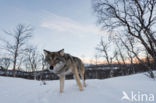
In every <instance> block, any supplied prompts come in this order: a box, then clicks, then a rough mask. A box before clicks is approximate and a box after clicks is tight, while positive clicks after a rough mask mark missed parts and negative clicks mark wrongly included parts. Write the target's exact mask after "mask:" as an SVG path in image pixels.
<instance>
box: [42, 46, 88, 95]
mask: <svg viewBox="0 0 156 103" xmlns="http://www.w3.org/2000/svg"><path fill="white" fill-rule="evenodd" d="M43 51H44V54H45V61H46V62H47V63H48V64H49V68H48V69H49V71H50V72H53V73H55V74H57V75H58V76H59V78H60V93H62V92H63V88H64V80H65V75H68V74H73V75H74V78H75V80H76V82H77V85H78V86H79V89H80V91H82V90H83V87H85V86H86V84H85V77H84V73H85V69H84V64H83V63H82V61H81V60H80V59H79V58H77V57H74V56H71V55H70V54H66V53H64V49H62V50H60V51H57V52H50V51H47V50H43ZM79 74H80V76H81V79H82V80H83V87H82V85H81V82H80V77H79Z"/></svg>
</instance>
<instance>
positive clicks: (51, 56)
mask: <svg viewBox="0 0 156 103" xmlns="http://www.w3.org/2000/svg"><path fill="white" fill-rule="evenodd" d="M43 51H44V54H45V61H46V62H47V63H48V64H49V68H48V69H49V71H50V72H53V73H58V72H59V70H60V69H62V68H63V67H64V66H65V65H66V60H65V59H64V58H63V56H64V49H61V50H59V51H57V52H50V51H47V50H43Z"/></svg>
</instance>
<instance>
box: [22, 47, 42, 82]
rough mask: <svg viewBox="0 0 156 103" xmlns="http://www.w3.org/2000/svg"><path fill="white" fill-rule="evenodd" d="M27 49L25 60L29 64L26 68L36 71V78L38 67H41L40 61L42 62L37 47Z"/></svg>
mask: <svg viewBox="0 0 156 103" xmlns="http://www.w3.org/2000/svg"><path fill="white" fill-rule="evenodd" d="M25 51H26V57H25V60H24V61H25V63H26V66H27V67H26V68H30V69H31V70H32V71H33V72H34V79H36V71H37V68H39V62H40V59H39V54H38V52H37V48H34V47H29V48H27V49H26V50H25ZM42 69H43V67H42Z"/></svg>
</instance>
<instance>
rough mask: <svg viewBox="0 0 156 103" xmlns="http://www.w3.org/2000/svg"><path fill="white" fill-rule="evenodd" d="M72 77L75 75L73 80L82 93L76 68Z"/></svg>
mask: <svg viewBox="0 0 156 103" xmlns="http://www.w3.org/2000/svg"><path fill="white" fill-rule="evenodd" d="M74 75H75V79H76V82H77V85H78V86H79V88H80V91H82V90H83V88H82V85H81V82H80V77H79V74H78V71H77V68H76V69H75V70H74Z"/></svg>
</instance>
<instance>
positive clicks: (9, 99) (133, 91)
mask: <svg viewBox="0 0 156 103" xmlns="http://www.w3.org/2000/svg"><path fill="white" fill-rule="evenodd" d="M46 83H47V85H41V82H40V81H35V80H26V79H20V78H10V77H0V103H156V80H152V79H150V78H148V77H147V76H145V75H144V74H136V75H131V76H123V77H116V78H110V79H104V80H97V79H93V80H86V83H87V87H86V88H84V90H83V91H79V89H78V87H77V85H76V82H75V80H66V81H65V87H64V93H63V94H60V93H59V81H58V80H53V81H47V82H46ZM123 93H126V95H127V96H128V97H129V99H130V100H127V99H123V100H121V98H122V97H123ZM143 95H144V97H142V96H143ZM152 96H155V97H154V100H153V97H152ZM142 99H143V100H142ZM146 99H147V100H146Z"/></svg>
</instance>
